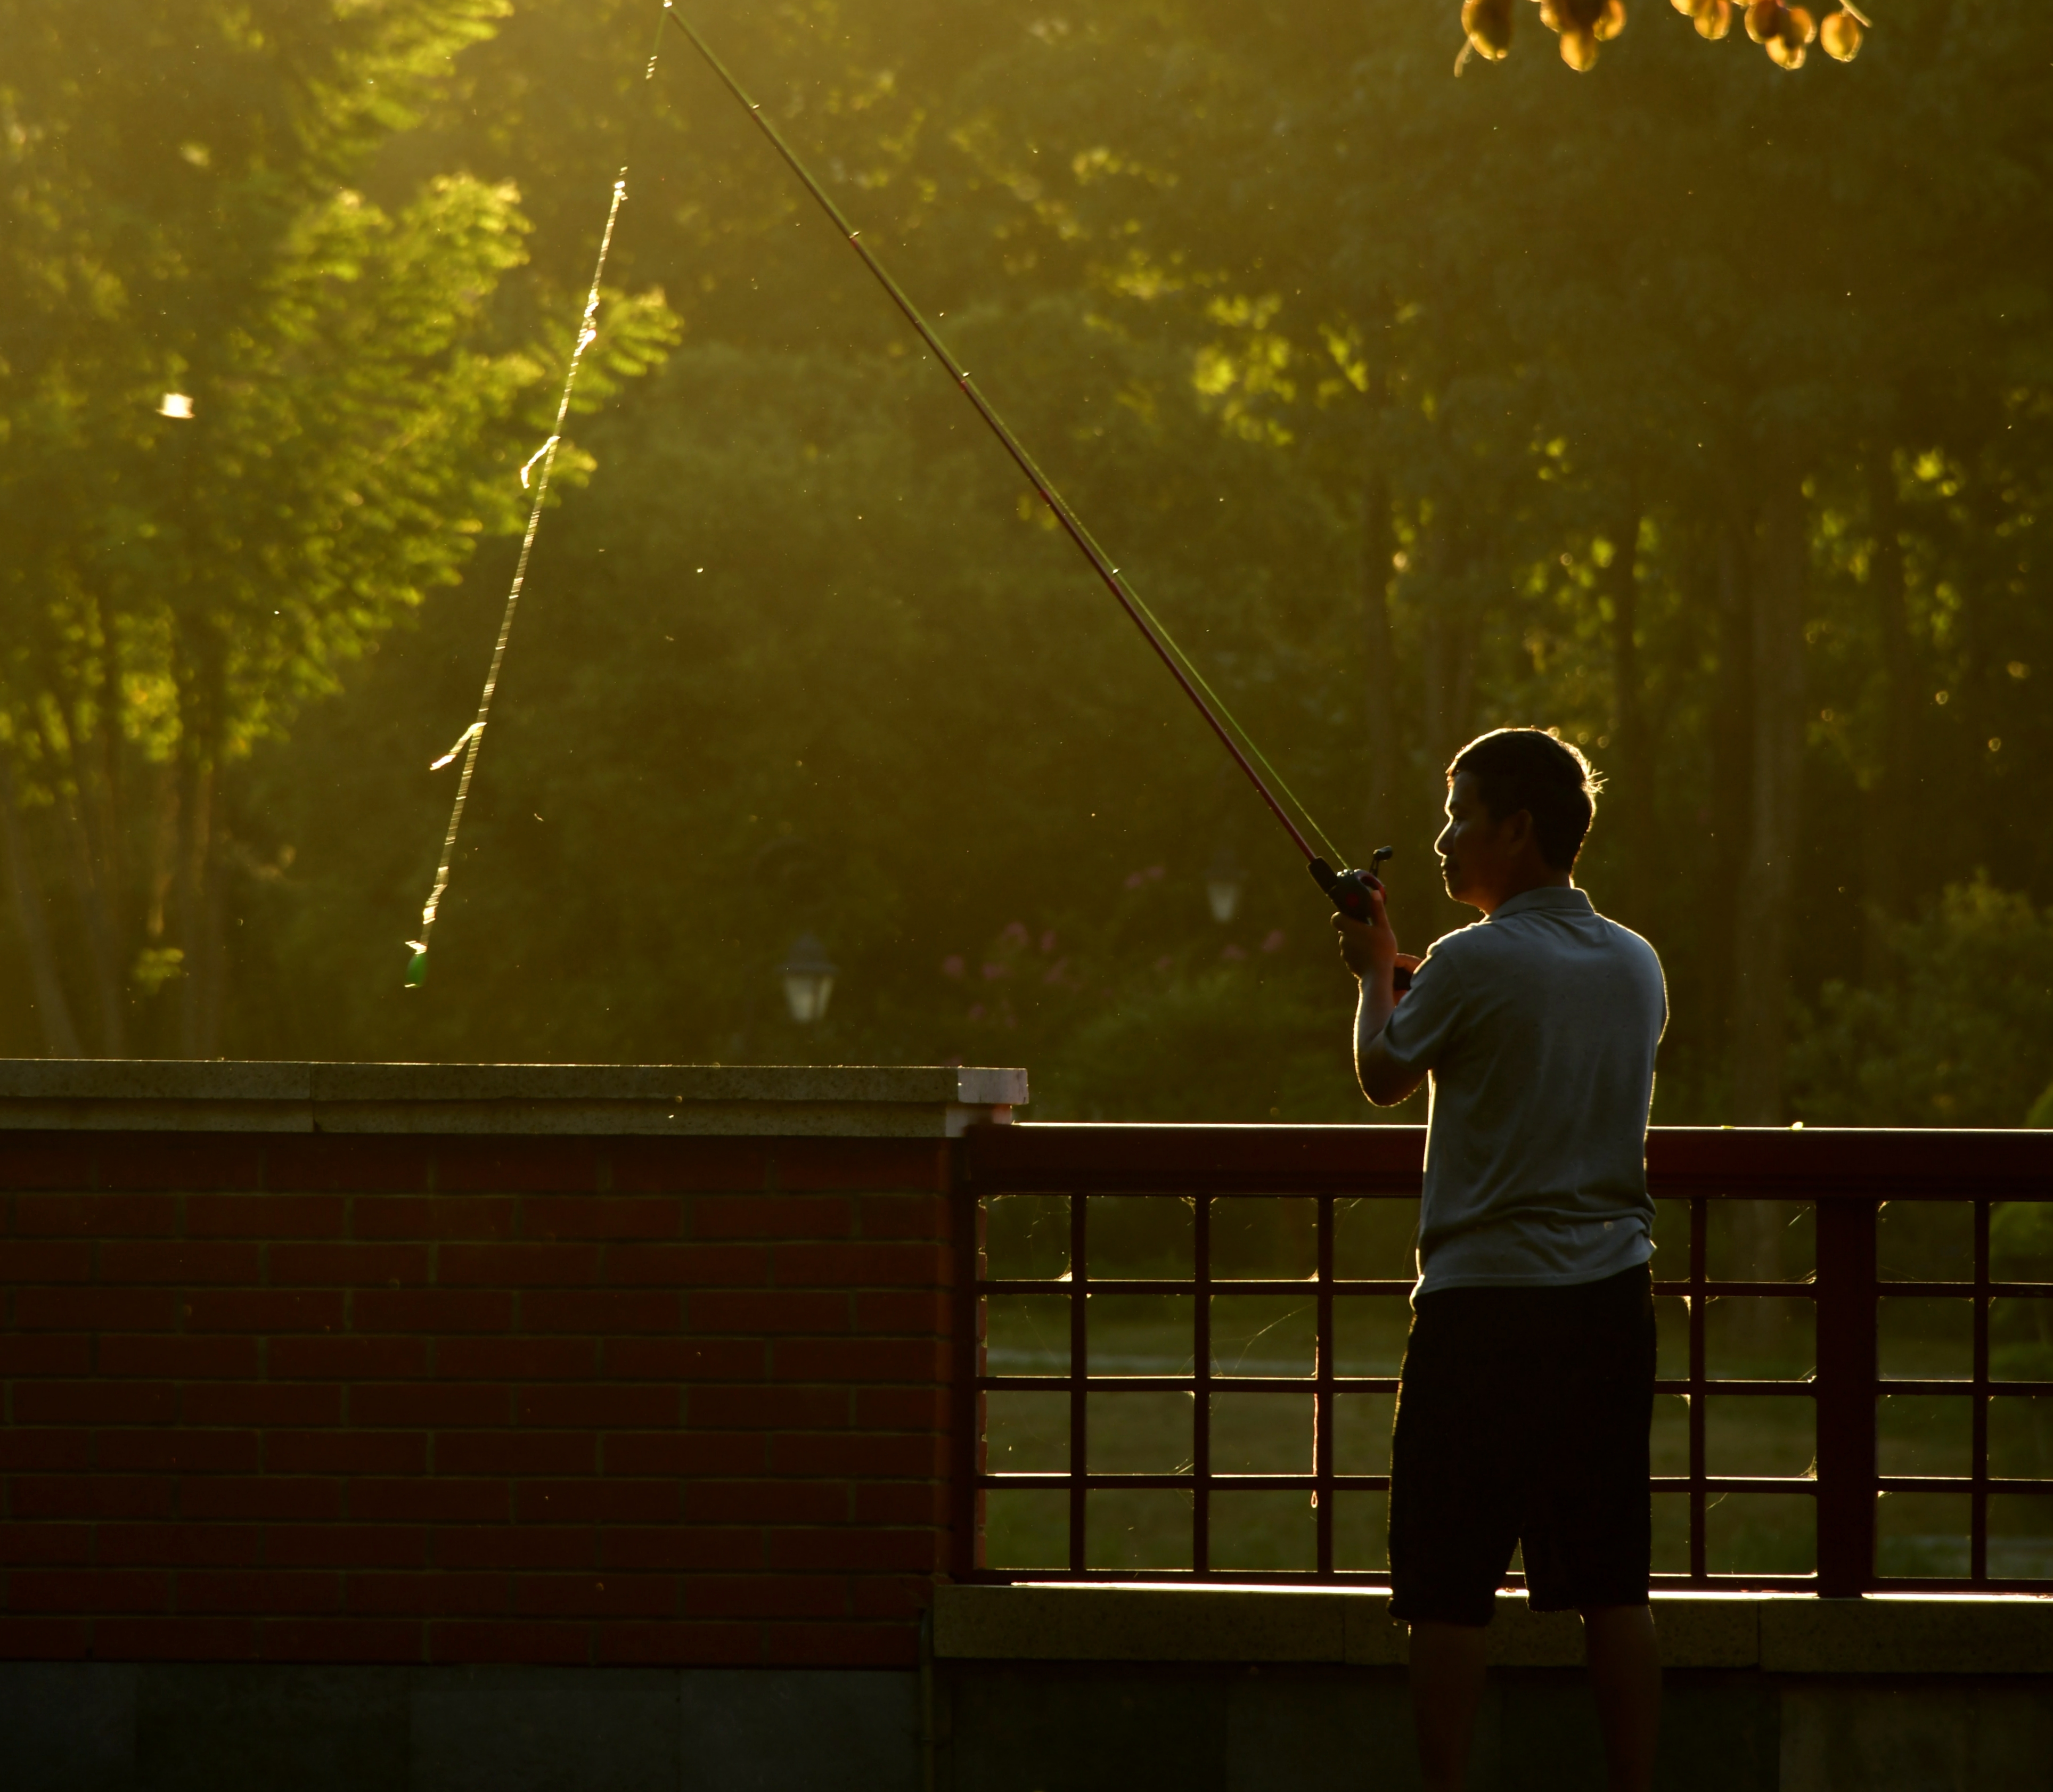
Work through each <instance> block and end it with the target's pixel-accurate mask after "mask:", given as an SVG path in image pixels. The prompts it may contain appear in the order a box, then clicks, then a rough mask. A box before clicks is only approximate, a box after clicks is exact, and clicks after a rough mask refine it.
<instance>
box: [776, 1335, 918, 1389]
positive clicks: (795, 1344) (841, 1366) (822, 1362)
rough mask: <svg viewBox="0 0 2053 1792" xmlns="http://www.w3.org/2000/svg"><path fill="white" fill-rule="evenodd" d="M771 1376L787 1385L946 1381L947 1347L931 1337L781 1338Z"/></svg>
mask: <svg viewBox="0 0 2053 1792" xmlns="http://www.w3.org/2000/svg"><path fill="white" fill-rule="evenodd" d="M771 1374H773V1375H775V1377H776V1378H777V1379H778V1380H779V1381H783V1382H945V1381H946V1380H947V1379H948V1345H947V1344H946V1343H943V1342H941V1341H940V1340H939V1339H928V1338H838V1339H834V1341H833V1342H832V1343H827V1342H825V1341H822V1340H821V1339H811V1338H799V1339H791V1338H787V1339H779V1342H778V1344H777V1347H776V1349H775V1351H773V1352H772V1353H771Z"/></svg>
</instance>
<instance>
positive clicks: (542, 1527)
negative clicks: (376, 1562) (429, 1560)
mask: <svg viewBox="0 0 2053 1792" xmlns="http://www.w3.org/2000/svg"><path fill="white" fill-rule="evenodd" d="M434 1543H435V1547H434V1560H435V1566H436V1567H438V1568H557V1569H572V1568H595V1567H598V1566H599V1531H598V1530H597V1529H596V1528H595V1527H593V1526H591V1525H588V1524H477V1525H465V1526H462V1527H457V1528H450V1529H445V1530H438V1531H436V1532H435V1534H434Z"/></svg>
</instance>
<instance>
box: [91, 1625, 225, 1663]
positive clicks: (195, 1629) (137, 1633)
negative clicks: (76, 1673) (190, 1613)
mask: <svg viewBox="0 0 2053 1792" xmlns="http://www.w3.org/2000/svg"><path fill="white" fill-rule="evenodd" d="M92 1652H93V1653H94V1655H95V1656H96V1657H98V1658H99V1659H100V1661H252V1660H253V1659H254V1658H255V1657H256V1653H257V1625H256V1624H255V1622H254V1621H253V1620H251V1619H249V1618H101V1619H100V1621H99V1622H98V1623H96V1625H93V1627H92Z"/></svg>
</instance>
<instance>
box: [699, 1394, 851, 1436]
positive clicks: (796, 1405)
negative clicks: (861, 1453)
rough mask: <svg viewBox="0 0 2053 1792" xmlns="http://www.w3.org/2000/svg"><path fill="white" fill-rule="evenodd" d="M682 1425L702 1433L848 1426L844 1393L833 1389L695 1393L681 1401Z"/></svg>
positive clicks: (846, 1401) (846, 1400)
mask: <svg viewBox="0 0 2053 1792" xmlns="http://www.w3.org/2000/svg"><path fill="white" fill-rule="evenodd" d="M685 1412H686V1414H687V1418H686V1421H685V1422H686V1423H687V1424H689V1425H691V1427H692V1428H693V1429H694V1430H705V1431H825V1430H829V1429H839V1428H840V1427H841V1426H843V1425H846V1424H847V1423H848V1418H849V1399H848V1392H847V1390H846V1389H844V1388H838V1387H695V1388H693V1389H690V1390H689V1391H688V1392H687V1393H686V1394H685Z"/></svg>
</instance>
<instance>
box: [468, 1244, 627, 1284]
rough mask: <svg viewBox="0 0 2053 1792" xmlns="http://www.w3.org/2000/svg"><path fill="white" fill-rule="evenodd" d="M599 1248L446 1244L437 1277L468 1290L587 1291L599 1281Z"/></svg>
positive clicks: (589, 1246) (593, 1246) (595, 1246)
mask: <svg viewBox="0 0 2053 1792" xmlns="http://www.w3.org/2000/svg"><path fill="white" fill-rule="evenodd" d="M437 1278H438V1280H440V1281H441V1282H442V1284H444V1285H445V1286H448V1287H465V1288H565V1287H571V1288H586V1287H589V1286H590V1285H591V1284H592V1283H594V1282H596V1281H597V1280H599V1246H598V1245H583V1244H579V1245H443V1246H442V1256H441V1258H440V1261H439V1262H438V1266H437Z"/></svg>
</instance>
